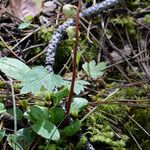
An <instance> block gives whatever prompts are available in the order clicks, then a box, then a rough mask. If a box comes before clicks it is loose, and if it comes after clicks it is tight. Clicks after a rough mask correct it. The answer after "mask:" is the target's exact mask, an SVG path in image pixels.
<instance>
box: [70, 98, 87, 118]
mask: <svg viewBox="0 0 150 150" xmlns="http://www.w3.org/2000/svg"><path fill="white" fill-rule="evenodd" d="M87 104H88V101H87V100H86V99H85V98H79V97H77V98H74V99H73V102H72V104H71V109H70V113H71V114H72V115H73V116H78V113H79V112H80V111H81V110H82V109H83V108H84V107H85V106H86V105H87Z"/></svg>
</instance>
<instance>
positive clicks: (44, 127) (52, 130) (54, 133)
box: [31, 119, 60, 141]
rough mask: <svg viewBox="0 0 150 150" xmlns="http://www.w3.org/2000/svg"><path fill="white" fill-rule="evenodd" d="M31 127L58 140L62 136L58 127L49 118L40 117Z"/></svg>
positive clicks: (38, 132) (49, 137)
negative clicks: (42, 118)
mask: <svg viewBox="0 0 150 150" xmlns="http://www.w3.org/2000/svg"><path fill="white" fill-rule="evenodd" d="M31 127H32V129H33V130H34V132H36V133H37V134H38V135H40V136H42V137H44V138H46V139H50V140H54V141H57V140H59V138H60V133H59V131H58V129H57V127H56V126H55V125H54V124H52V123H51V122H49V121H47V120H41V119H39V120H38V121H37V122H36V123H35V124H34V125H32V126H31Z"/></svg>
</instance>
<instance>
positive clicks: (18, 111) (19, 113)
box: [7, 108, 23, 120]
mask: <svg viewBox="0 0 150 150" xmlns="http://www.w3.org/2000/svg"><path fill="white" fill-rule="evenodd" d="M7 113H8V114H10V115H11V116H12V117H14V111H13V108H10V109H8V110H7ZM16 114H17V120H21V119H22V117H23V112H22V110H20V109H19V108H16Z"/></svg>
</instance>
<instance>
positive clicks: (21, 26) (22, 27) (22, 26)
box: [18, 22, 30, 30]
mask: <svg viewBox="0 0 150 150" xmlns="http://www.w3.org/2000/svg"><path fill="white" fill-rule="evenodd" d="M29 26H30V23H27V22H23V23H21V24H19V27H18V29H20V30H23V29H26V28H28V27H29Z"/></svg>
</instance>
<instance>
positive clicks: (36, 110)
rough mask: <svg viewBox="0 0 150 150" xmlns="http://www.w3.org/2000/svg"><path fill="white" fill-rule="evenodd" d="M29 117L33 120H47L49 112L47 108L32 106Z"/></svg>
mask: <svg viewBox="0 0 150 150" xmlns="http://www.w3.org/2000/svg"><path fill="white" fill-rule="evenodd" d="M30 115H31V116H32V117H33V118H34V119H35V120H48V119H49V110H48V108H47V107H42V106H38V105H34V106H32V107H31V108H30Z"/></svg>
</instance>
